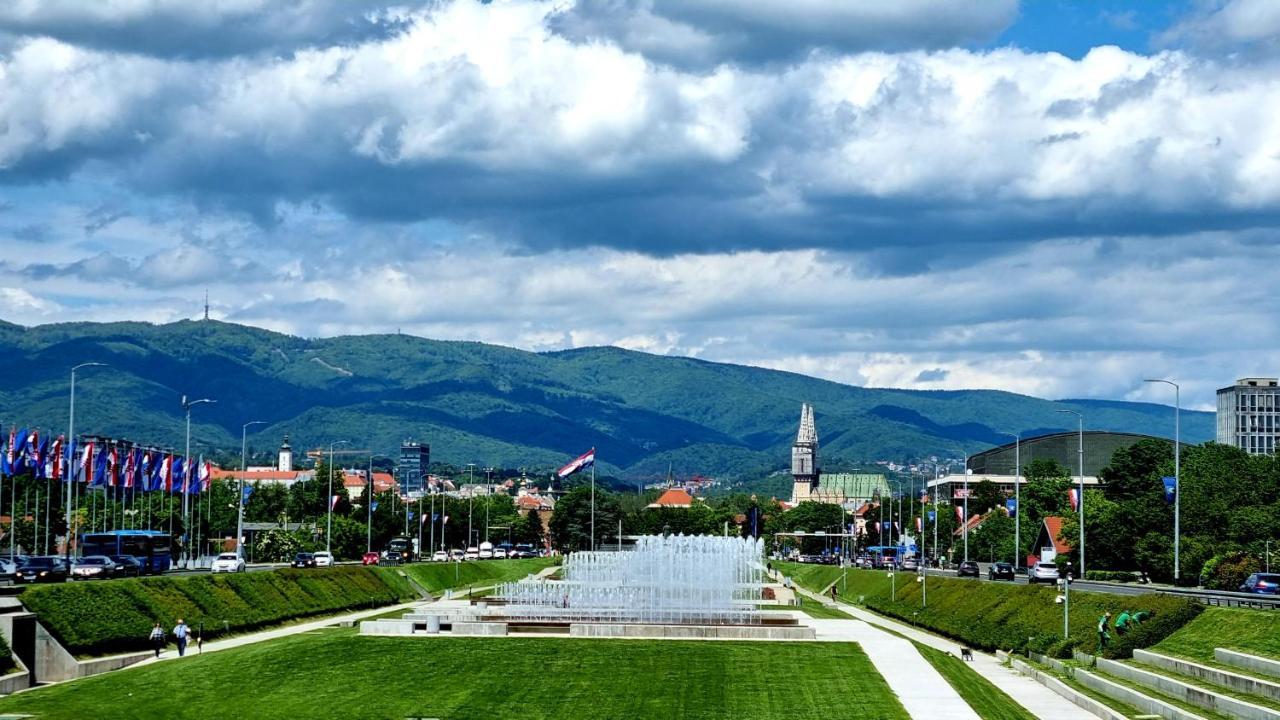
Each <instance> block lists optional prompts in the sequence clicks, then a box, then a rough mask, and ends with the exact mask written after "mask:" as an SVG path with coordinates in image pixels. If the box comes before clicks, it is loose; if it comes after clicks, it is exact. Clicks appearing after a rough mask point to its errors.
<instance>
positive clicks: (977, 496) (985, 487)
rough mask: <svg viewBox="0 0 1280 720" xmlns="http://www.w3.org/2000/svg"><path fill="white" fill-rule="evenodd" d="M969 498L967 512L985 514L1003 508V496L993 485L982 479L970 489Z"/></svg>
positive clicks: (1002, 492)
mask: <svg viewBox="0 0 1280 720" xmlns="http://www.w3.org/2000/svg"><path fill="white" fill-rule="evenodd" d="M971 490H972V493H971V495H970V497H969V512H971V513H974V514H979V513H986V512H988V511H990V510H994V509H996V508H999V507H1003V506H1004V499H1005V494H1004V491H1002V490H1001V489H1000V488H999V487H997V486H996V484H995V483H993V482H991V481H990V480H987V479H983V480H981V481H980V482H978V484H977V485H974V486H973V487H972V489H971Z"/></svg>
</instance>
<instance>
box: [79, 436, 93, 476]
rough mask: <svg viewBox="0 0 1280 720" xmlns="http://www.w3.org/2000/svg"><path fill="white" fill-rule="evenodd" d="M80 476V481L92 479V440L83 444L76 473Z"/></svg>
mask: <svg viewBox="0 0 1280 720" xmlns="http://www.w3.org/2000/svg"><path fill="white" fill-rule="evenodd" d="M76 474H77V475H79V477H80V482H89V481H90V480H93V441H92V440H90V441H89V442H87V443H85V444H84V451H83V452H82V453H81V454H80V470H79V472H77V473H76Z"/></svg>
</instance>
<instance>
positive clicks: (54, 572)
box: [13, 555, 71, 583]
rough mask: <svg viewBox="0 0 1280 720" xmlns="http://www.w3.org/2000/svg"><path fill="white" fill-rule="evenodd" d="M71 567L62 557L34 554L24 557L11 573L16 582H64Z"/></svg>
mask: <svg viewBox="0 0 1280 720" xmlns="http://www.w3.org/2000/svg"><path fill="white" fill-rule="evenodd" d="M70 574H71V569H70V568H68V567H67V562H66V561H65V560H63V559H62V558H60V557H58V556H56V555H52V556H35V557H29V558H27V559H26V562H24V563H22V565H20V566H18V569H17V571H15V572H14V574H13V581H14V582H16V583H28V582H29V583H45V582H66V580H67V576H68V575H70Z"/></svg>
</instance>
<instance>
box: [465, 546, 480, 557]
mask: <svg viewBox="0 0 1280 720" xmlns="http://www.w3.org/2000/svg"><path fill="white" fill-rule="evenodd" d="M466 558H467V559H468V560H479V559H480V548H478V547H476V546H475V545H472V546H471V547H469V548H467V554H466Z"/></svg>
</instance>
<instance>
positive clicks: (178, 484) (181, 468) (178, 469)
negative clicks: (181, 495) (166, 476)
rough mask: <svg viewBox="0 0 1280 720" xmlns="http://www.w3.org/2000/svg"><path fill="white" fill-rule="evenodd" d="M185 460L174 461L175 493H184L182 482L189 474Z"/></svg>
mask: <svg viewBox="0 0 1280 720" xmlns="http://www.w3.org/2000/svg"><path fill="white" fill-rule="evenodd" d="M185 460H186V458H183V457H175V458H174V459H173V492H182V481H183V479H184V478H185V477H186V472H187V467H186V466H187V464H186V462H185Z"/></svg>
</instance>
